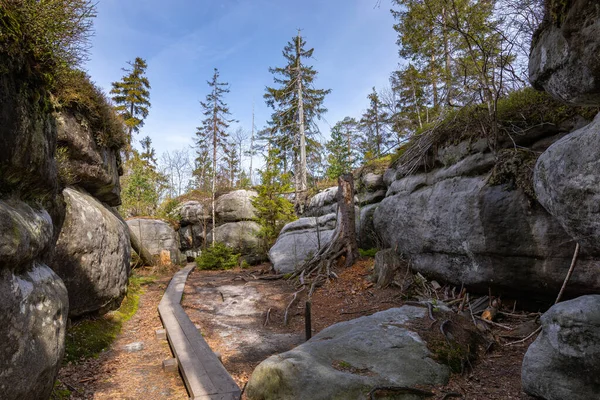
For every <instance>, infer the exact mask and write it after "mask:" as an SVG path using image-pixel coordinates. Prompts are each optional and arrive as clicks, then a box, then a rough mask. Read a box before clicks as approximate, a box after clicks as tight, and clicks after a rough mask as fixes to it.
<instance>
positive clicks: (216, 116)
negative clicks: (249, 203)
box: [196, 68, 234, 246]
mask: <svg viewBox="0 0 600 400" xmlns="http://www.w3.org/2000/svg"><path fill="white" fill-rule="evenodd" d="M207 83H208V86H209V87H210V88H211V91H210V93H209V94H208V95H206V100H205V101H203V102H202V101H201V102H200V105H201V107H202V110H203V115H204V116H205V119H204V120H203V121H202V126H201V127H198V128H197V129H196V136H197V139H196V144H197V145H198V149H199V150H201V149H202V148H203V147H205V148H209V149H210V151H211V152H212V154H211V162H212V167H211V171H210V172H211V174H212V176H211V181H212V182H211V202H212V214H213V215H212V224H213V230H214V229H215V225H216V221H215V193H216V190H217V161H218V155H219V153H220V152H223V153H226V152H227V138H228V136H229V135H228V134H227V128H229V124H230V123H231V122H234V120H233V119H230V118H229V115H231V113H230V112H229V107H228V106H227V105H226V104H225V102H224V100H223V96H224V95H225V94H226V93H229V84H228V83H224V82H219V71H218V70H217V69H216V68H215V70H214V74H213V77H212V80H210V81H208V82H207ZM214 244H215V238H214V235H213V241H212V245H213V246H214Z"/></svg>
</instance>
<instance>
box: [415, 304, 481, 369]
mask: <svg viewBox="0 0 600 400" xmlns="http://www.w3.org/2000/svg"><path fill="white" fill-rule="evenodd" d="M434 317H435V318H436V322H434V323H433V324H432V321H431V320H430V319H429V317H428V316H425V317H423V318H422V319H418V320H415V321H414V322H412V323H411V328H413V329H415V330H416V332H417V333H418V334H419V336H421V337H422V338H423V340H425V342H426V343H427V348H428V349H429V351H430V352H431V354H432V358H433V359H434V360H436V361H438V362H440V363H442V364H444V365H447V366H448V367H449V368H450V370H451V371H452V372H453V373H462V372H463V371H464V369H465V368H466V367H467V366H468V365H469V364H470V363H472V362H474V361H476V360H477V358H478V355H479V354H480V353H482V352H483V351H484V348H485V343H486V340H485V338H484V337H483V336H481V334H479V333H478V332H477V331H476V330H475V327H474V326H473V322H472V321H471V320H469V319H467V318H464V317H461V316H460V315H457V314H454V313H453V312H446V311H436V310H435V309H434ZM442 324H443V326H444V329H443V330H444V332H445V335H444V334H442V330H441V328H440V326H441V325H442Z"/></svg>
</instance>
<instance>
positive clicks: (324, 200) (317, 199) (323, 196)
mask: <svg viewBox="0 0 600 400" xmlns="http://www.w3.org/2000/svg"><path fill="white" fill-rule="evenodd" d="M337 192H338V187H337V186H332V187H330V188H327V189H325V190H322V191H320V192H319V193H317V194H315V195H314V196H313V197H311V199H310V201H309V202H308V205H307V206H306V208H305V210H304V214H303V216H304V217H320V216H322V215H327V214H331V213H335V212H337Z"/></svg>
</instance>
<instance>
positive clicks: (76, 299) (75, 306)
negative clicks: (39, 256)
mask: <svg viewBox="0 0 600 400" xmlns="http://www.w3.org/2000/svg"><path fill="white" fill-rule="evenodd" d="M63 195H64V198H65V202H66V204H67V212H66V217H65V221H64V223H63V225H62V229H61V231H60V236H59V238H58V241H57V243H56V251H55V255H54V258H53V260H52V268H53V269H54V271H55V272H56V273H57V274H58V275H59V276H60V277H61V278H62V279H63V281H64V283H65V285H66V287H67V290H68V292H69V315H70V316H79V315H83V314H87V313H91V312H97V311H100V312H103V311H108V310H113V309H116V308H118V307H119V305H120V304H121V300H122V299H123V297H124V296H125V294H126V293H127V282H128V279H129V262H130V259H131V250H130V249H131V247H130V242H129V230H128V228H127V225H126V224H125V222H124V221H123V220H122V219H121V217H120V216H119V215H118V214H116V213H115V212H114V211H112V210H111V209H109V208H107V207H106V206H105V205H103V204H102V203H101V202H99V201H98V200H97V199H95V198H94V197H92V196H90V195H89V194H86V193H84V192H81V191H78V190H75V189H71V188H67V189H65V190H64V192H63Z"/></svg>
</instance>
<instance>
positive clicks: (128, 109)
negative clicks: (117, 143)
mask: <svg viewBox="0 0 600 400" xmlns="http://www.w3.org/2000/svg"><path fill="white" fill-rule="evenodd" d="M128 64H129V65H130V67H131V68H129V69H128V68H123V71H125V72H126V74H125V75H124V76H123V78H121V81H119V82H113V83H112V90H111V91H110V93H111V94H112V95H113V96H112V99H113V101H114V102H115V104H116V107H115V109H116V110H117V112H118V113H119V114H120V115H121V116H122V117H123V120H124V121H125V125H126V126H127V139H128V143H129V149H128V151H131V140H132V133H133V132H136V133H137V132H139V131H140V128H141V127H142V126H143V125H144V119H145V118H146V117H147V116H148V109H149V108H150V82H149V81H148V78H147V77H146V75H145V74H146V68H147V67H148V65H147V64H146V61H145V60H144V59H142V58H140V57H136V59H135V61H134V62H133V63H132V62H128Z"/></svg>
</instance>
